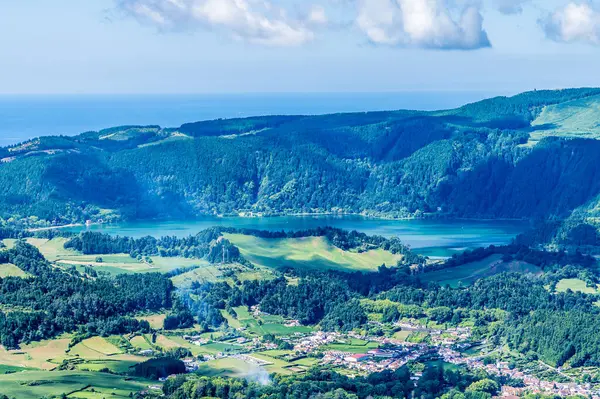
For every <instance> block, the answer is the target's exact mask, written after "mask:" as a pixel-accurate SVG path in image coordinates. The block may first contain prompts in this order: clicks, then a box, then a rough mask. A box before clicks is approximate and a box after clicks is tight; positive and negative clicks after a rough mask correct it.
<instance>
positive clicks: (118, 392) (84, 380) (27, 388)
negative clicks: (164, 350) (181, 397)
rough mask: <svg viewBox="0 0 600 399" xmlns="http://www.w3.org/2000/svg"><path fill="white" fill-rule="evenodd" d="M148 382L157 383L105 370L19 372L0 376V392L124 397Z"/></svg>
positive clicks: (33, 398) (31, 397) (31, 396)
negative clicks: (102, 371) (109, 372)
mask: <svg viewBox="0 0 600 399" xmlns="http://www.w3.org/2000/svg"><path fill="white" fill-rule="evenodd" d="M151 385H159V384H157V383H155V382H153V381H148V380H143V379H139V378H127V379H125V378H124V377H121V376H116V375H112V374H107V373H93V372H80V371H23V372H19V373H13V374H4V375H0V391H1V392H0V393H2V394H4V395H7V396H8V397H11V398H12V397H14V398H18V399H39V398H41V397H47V396H56V397H58V396H60V395H62V394H63V393H64V394H67V397H69V398H90V399H102V398H104V397H107V398H108V397H111V398H128V397H129V395H130V394H131V393H134V392H138V391H140V390H143V389H147V388H148V387H149V386H151ZM92 389H93V390H94V391H95V392H92Z"/></svg>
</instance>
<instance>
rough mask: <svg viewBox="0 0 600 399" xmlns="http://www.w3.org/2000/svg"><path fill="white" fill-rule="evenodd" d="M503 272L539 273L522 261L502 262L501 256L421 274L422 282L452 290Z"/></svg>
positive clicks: (536, 269) (535, 267)
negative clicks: (432, 283)
mask: <svg viewBox="0 0 600 399" xmlns="http://www.w3.org/2000/svg"><path fill="white" fill-rule="evenodd" d="M504 272H516V273H533V274H538V273H541V269H540V268H539V267H537V266H534V265H531V264H529V263H526V262H522V261H511V262H508V263H505V262H503V261H502V255H492V256H489V257H487V258H485V259H483V260H481V261H478V262H471V263H468V264H466V265H462V266H458V267H453V268H449V269H443V270H436V271H432V272H429V273H425V274H422V275H421V276H420V277H421V280H422V281H423V282H435V283H438V284H441V285H449V286H450V287H452V288H457V287H459V286H461V285H462V286H467V285H471V284H473V283H474V282H475V281H476V280H478V279H480V278H485V277H490V276H494V275H496V274H500V273H504Z"/></svg>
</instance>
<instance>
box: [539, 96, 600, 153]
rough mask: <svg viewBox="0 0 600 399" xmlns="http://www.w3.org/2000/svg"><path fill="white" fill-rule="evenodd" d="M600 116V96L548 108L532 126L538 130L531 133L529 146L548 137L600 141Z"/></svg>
mask: <svg viewBox="0 0 600 399" xmlns="http://www.w3.org/2000/svg"><path fill="white" fill-rule="evenodd" d="M599 116H600V96H593V97H588V98H582V99H578V100H573V101H568V102H565V103H562V104H557V105H549V106H546V107H544V109H543V110H542V112H541V113H540V115H539V116H538V117H537V118H536V119H535V120H534V121H533V122H532V124H531V125H532V126H533V127H534V128H535V127H537V128H538V130H536V131H534V132H532V133H531V138H530V140H529V143H528V145H534V144H536V143H537V142H539V141H540V140H541V139H543V138H544V137H548V136H559V137H578V138H592V139H598V138H600V124H599V123H598V120H599Z"/></svg>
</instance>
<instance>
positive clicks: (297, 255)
mask: <svg viewBox="0 0 600 399" xmlns="http://www.w3.org/2000/svg"><path fill="white" fill-rule="evenodd" d="M224 236H225V237H226V238H227V239H229V240H230V241H231V242H232V243H233V244H234V245H236V246H237V247H238V248H239V249H240V252H241V253H242V255H243V256H244V257H245V258H246V259H248V260H249V261H250V262H252V263H254V264H257V265H259V266H263V267H267V268H271V269H280V268H285V267H294V268H300V269H319V270H323V269H334V270H347V271H348V270H349V271H373V270H376V269H377V267H379V266H381V265H382V264H384V263H385V264H386V265H396V263H397V262H398V260H400V259H401V258H402V256H401V255H393V254H392V253H390V252H387V251H384V250H381V249H377V250H372V251H368V252H364V253H357V252H350V251H343V250H341V249H340V248H337V247H335V246H333V245H331V244H330V243H329V242H328V241H327V240H326V239H325V238H323V237H307V238H284V239H267V238H260V237H254V236H246V235H241V234H224Z"/></svg>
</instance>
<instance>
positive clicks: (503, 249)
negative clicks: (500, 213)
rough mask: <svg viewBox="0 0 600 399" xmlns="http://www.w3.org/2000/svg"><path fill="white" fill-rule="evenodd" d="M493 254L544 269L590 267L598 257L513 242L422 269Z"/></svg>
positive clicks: (464, 263) (454, 265)
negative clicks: (545, 249) (572, 266)
mask: <svg viewBox="0 0 600 399" xmlns="http://www.w3.org/2000/svg"><path fill="white" fill-rule="evenodd" d="M492 255H502V260H503V261H504V262H510V261H513V260H518V261H523V262H527V263H530V264H532V265H535V266H539V267H540V268H542V269H544V270H545V269H547V268H561V267H564V266H567V265H578V266H581V267H584V268H590V267H592V266H595V265H596V259H595V258H594V257H593V256H590V255H584V254H582V253H581V252H579V251H575V252H566V251H544V250H537V249H533V248H530V247H527V246H525V245H521V244H512V245H505V246H495V245H490V246H489V247H487V248H476V249H473V250H466V251H464V252H461V253H459V254H454V255H452V257H451V258H449V259H447V260H445V261H444V262H442V263H439V264H435V265H428V266H427V267H426V268H424V269H423V270H422V271H424V272H425V273H427V272H432V271H436V270H443V269H449V268H453V267H458V266H462V265H466V264H468V263H472V262H478V261H480V260H483V259H486V258H488V257H489V256H492Z"/></svg>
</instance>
